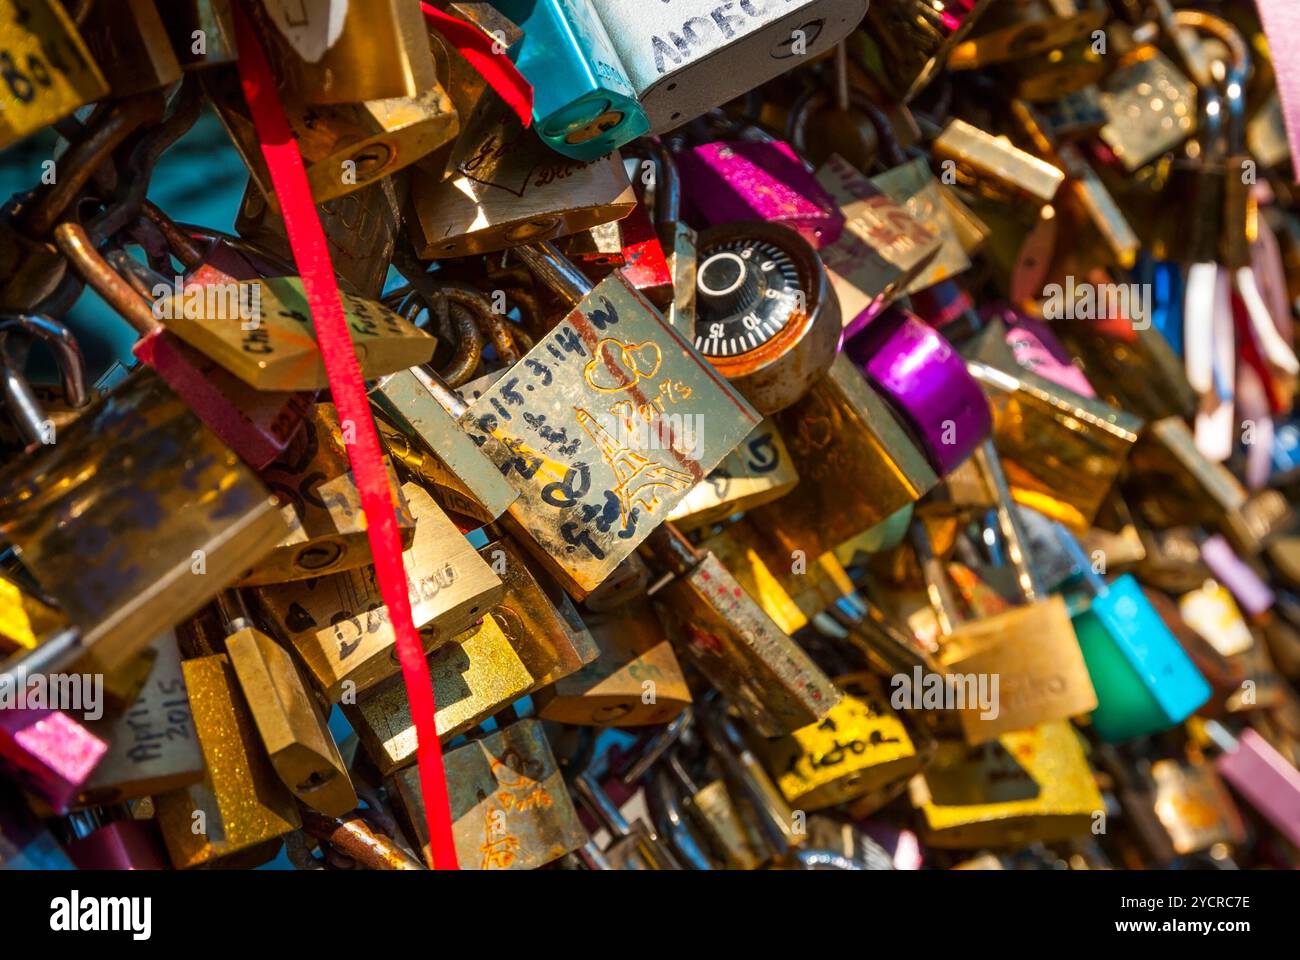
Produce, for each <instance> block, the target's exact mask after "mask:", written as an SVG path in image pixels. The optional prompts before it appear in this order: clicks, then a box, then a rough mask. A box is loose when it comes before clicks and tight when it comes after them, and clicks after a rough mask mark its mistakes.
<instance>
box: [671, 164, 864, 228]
mask: <svg viewBox="0 0 1300 960" xmlns="http://www.w3.org/2000/svg"><path fill="white" fill-rule="evenodd" d="M677 169H678V172H679V173H680V175H681V182H682V193H683V196H684V197H685V199H686V201H687V202H688V203H689V205H690V207H691V209H692V210H693V211H694V212H695V213H697V214H698V215H699V216H700V217H701V218H703V219H704V220H705V221H706V222H707V223H708V224H709V225H710V226H716V225H718V224H723V223H735V222H737V221H741V220H768V221H771V222H773V223H781V224H784V225H785V226H787V227H790V228H791V229H793V230H796V231H798V232H799V233H800V234H802V235H803V237H804V239H805V240H807V241H808V242H809V243H811V244H812V245H813V246H814V247H815V248H817V249H819V250H820V249H821V248H822V247H823V246H825V245H826V244H828V243H834V242H835V241H836V240H837V239H839V236H840V234H841V233H842V232H843V230H844V215H843V214H842V213H841V212H840V210H839V207H837V206H836V205H835V201H834V200H832V199H831V197H830V195H829V194H828V193H827V192H826V191H825V189H823V188H822V186H821V184H819V183H818V182H817V178H816V177H815V176H814V175H813V172H812V171H811V170H810V169H809V168H808V167H807V165H806V164H805V163H804V162H803V161H802V160H801V159H800V158H799V156H798V154H796V153H795V152H794V149H793V148H792V147H791V146H790V145H789V144H788V143H785V142H784V141H782V140H765V141H754V140H733V141H725V142H715V143H705V144H701V145H700V146H698V147H693V148H691V149H690V150H686V151H684V152H682V153H680V154H678V155H677Z"/></svg>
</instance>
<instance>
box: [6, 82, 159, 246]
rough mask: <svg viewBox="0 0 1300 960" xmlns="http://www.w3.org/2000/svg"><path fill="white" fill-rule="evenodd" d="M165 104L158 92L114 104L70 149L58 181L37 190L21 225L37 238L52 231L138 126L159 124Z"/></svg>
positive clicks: (21, 214) (19, 222)
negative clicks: (83, 189) (103, 165)
mask: <svg viewBox="0 0 1300 960" xmlns="http://www.w3.org/2000/svg"><path fill="white" fill-rule="evenodd" d="M163 106H164V101H163V96H162V94H161V92H158V91H152V92H149V93H142V94H139V95H137V96H134V97H127V98H125V99H123V100H118V101H117V102H116V103H114V104H113V106H112V107H111V108H109V109H108V111H107V112H106V113H105V114H104V117H103V119H102V121H101V122H99V123H96V124H95V125H94V126H93V127H90V128H88V129H87V131H86V135H85V137H84V139H82V140H79V141H78V142H76V143H74V144H73V145H72V146H71V147H69V148H68V151H67V153H65V154H64V155H63V159H62V161H61V162H60V164H59V166H60V168H61V169H60V175H59V177H58V180H57V181H56V182H55V183H53V184H50V185H49V189H48V190H42V191H40V192H38V194H37V196H36V197H35V199H34V200H33V201H32V202H31V204H30V205H29V206H27V207H26V208H25V209H24V210H23V211H22V212H21V213H19V215H18V217H17V224H16V225H17V226H18V228H19V229H20V230H22V231H23V232H25V233H27V234H30V235H31V236H36V237H41V236H44V235H46V234H47V233H49V232H50V230H52V229H53V228H54V226H55V224H56V223H58V222H59V220H60V219H61V218H62V217H63V214H64V211H66V210H67V209H68V207H69V206H70V205H71V204H72V202H73V200H74V199H75V198H76V197H77V195H78V194H80V193H81V191H82V188H84V187H85V186H86V184H87V183H88V182H89V181H90V178H91V177H92V176H93V175H94V174H95V171H96V170H97V169H98V168H99V167H100V165H101V164H103V163H104V162H106V161H107V160H108V158H109V157H110V156H111V155H112V153H113V151H114V150H116V149H117V148H118V147H119V146H121V145H122V143H123V142H124V141H125V140H126V138H127V137H129V136H130V135H131V134H132V133H134V132H135V131H136V130H137V129H139V128H140V127H142V126H145V125H147V124H153V123H157V122H158V120H159V119H161V117H162V113H163Z"/></svg>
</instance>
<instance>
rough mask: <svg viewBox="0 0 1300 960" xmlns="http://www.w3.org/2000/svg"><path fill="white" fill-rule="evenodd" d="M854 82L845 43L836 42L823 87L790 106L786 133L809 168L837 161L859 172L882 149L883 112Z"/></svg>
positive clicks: (867, 165) (873, 159)
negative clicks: (833, 159)
mask: <svg viewBox="0 0 1300 960" xmlns="http://www.w3.org/2000/svg"><path fill="white" fill-rule="evenodd" d="M854 79H855V76H854V73H853V69H852V68H851V67H850V65H849V50H848V44H847V41H846V42H841V43H838V44H836V46H835V51H834V55H833V56H832V58H831V60H830V68H829V76H826V77H824V78H822V83H823V84H825V85H822V84H818V85H817V86H814V87H812V88H811V89H809V90H807V91H806V92H804V93H802V94H800V96H799V98H798V99H797V100H795V102H794V103H793V104H791V106H790V111H789V116H788V118H787V119H786V134H787V136H788V137H789V138H790V143H791V145H792V146H793V147H794V148H795V149H796V150H797V151H799V153H800V155H801V156H803V157H804V158H806V159H807V160H808V161H809V162H810V163H813V164H816V165H819V166H821V165H824V164H825V163H826V161H828V160H829V159H830V158H831V157H832V156H839V157H840V158H841V159H842V160H844V161H845V162H847V163H848V164H849V165H850V166H852V167H856V168H857V169H858V170H859V171H861V170H867V169H869V168H870V167H871V165H872V163H873V162H874V161H875V159H876V153H877V151H878V150H879V148H880V133H879V131H878V130H877V125H878V123H879V122H880V121H879V119H878V117H879V115H880V110H879V108H878V107H876V105H875V103H874V102H873V101H872V100H871V98H870V97H868V96H867V95H866V94H865V93H864V92H863V91H862V90H861V89H860V88H859V87H858V86H857V85H855V84H854V82H853V81H854ZM904 109H905V108H900V112H901V111H902V110H904ZM819 178H820V174H819ZM823 185H824V184H823Z"/></svg>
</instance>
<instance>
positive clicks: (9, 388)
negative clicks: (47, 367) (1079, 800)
mask: <svg viewBox="0 0 1300 960" xmlns="http://www.w3.org/2000/svg"><path fill="white" fill-rule="evenodd" d="M24 340H26V341H29V342H30V341H36V340H39V341H40V342H43V343H45V344H46V345H47V346H48V347H49V348H50V351H51V352H52V353H53V354H54V359H55V363H56V364H57V365H58V368H59V379H60V382H61V384H62V387H63V399H64V402H65V403H66V405H67V407H68V409H69V411H70V412H71V413H72V414H73V415H74V416H75V414H76V411H79V410H80V409H81V408H83V407H85V406H86V404H88V403H89V402H90V400H91V393H90V388H89V385H88V384H87V383H86V363H85V359H84V358H83V357H82V354H81V346H80V344H78V342H77V339H76V337H74V336H73V334H72V331H71V330H69V329H68V328H67V326H65V325H64V324H62V323H59V322H58V321H57V320H54V319H52V318H50V317H45V316H41V315H40V314H34V315H27V314H17V315H11V314H0V365H2V366H3V368H4V370H3V381H0V397H3V400H4V405H5V407H6V408H7V409H8V411H9V415H10V417H11V418H12V419H13V420H14V423H15V426H16V427H17V428H18V431H19V433H20V434H21V435H22V438H23V440H25V441H26V442H27V443H29V444H31V443H54V442H56V441H57V439H58V424H57V423H56V422H55V421H54V419H53V418H51V417H49V416H48V414H47V411H46V410H45V407H44V405H43V404H42V403H41V401H40V400H39V399H38V398H37V396H36V394H35V392H34V391H33V390H32V387H31V384H29V383H28V382H27V379H26V378H25V377H24V376H23V372H22V370H21V369H19V368H20V366H21V364H20V363H18V362H17V361H16V360H15V359H14V358H13V353H12V350H11V347H12V346H13V341H18V342H22V341H24ZM66 422H67V420H66V419H65V423H66Z"/></svg>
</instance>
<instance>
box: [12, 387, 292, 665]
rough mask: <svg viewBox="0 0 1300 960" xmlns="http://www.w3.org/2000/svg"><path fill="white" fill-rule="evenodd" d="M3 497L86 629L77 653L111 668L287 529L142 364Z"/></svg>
mask: <svg viewBox="0 0 1300 960" xmlns="http://www.w3.org/2000/svg"><path fill="white" fill-rule="evenodd" d="M0 500H4V501H5V502H8V503H12V504H22V505H23V509H21V510H20V511H18V512H16V513H13V514H12V515H11V516H8V517H6V518H5V519H4V521H3V523H0V530H3V534H4V536H5V538H6V539H7V540H8V541H9V542H10V543H12V544H13V545H14V547H15V548H16V550H17V551H18V552H19V555H20V556H21V557H22V559H23V562H24V564H25V565H26V566H27V569H29V570H30V571H31V572H32V574H33V575H34V576H35V577H36V579H37V580H38V581H39V582H40V584H41V585H42V587H44V588H45V590H46V591H48V592H49V593H50V595H51V596H52V597H54V599H56V600H57V601H58V603H59V606H60V607H61V608H62V609H63V611H64V612H65V613H66V614H67V615H68V618H69V619H70V620H71V621H72V622H73V623H74V624H77V625H78V626H79V627H80V628H81V630H82V631H83V632H82V636H81V638H80V641H79V643H78V644H77V649H76V650H73V651H71V652H72V653H74V654H75V653H82V652H84V653H85V654H86V656H85V659H84V661H83V666H84V667H88V668H94V669H98V670H105V671H112V670H113V669H115V668H116V667H118V666H120V665H121V664H123V663H125V662H126V661H127V660H129V659H130V658H131V657H132V656H133V655H134V654H135V653H136V652H138V651H139V650H140V648H142V647H143V646H145V645H146V644H147V643H148V642H149V641H150V640H151V639H152V638H153V637H155V636H157V635H158V633H159V631H160V630H162V629H164V628H165V627H167V626H169V625H171V624H173V623H175V622H179V621H180V620H182V619H184V618H185V617H187V616H189V615H190V614H191V613H193V612H194V611H195V610H196V609H197V608H198V607H199V606H200V605H201V604H203V603H204V602H205V601H206V600H208V599H209V598H210V597H211V596H212V595H213V594H214V593H215V592H216V591H218V590H220V589H221V587H222V586H224V585H226V584H229V583H230V582H231V581H232V580H233V579H234V578H235V577H236V576H238V574H239V572H241V570H242V568H244V567H246V566H247V564H248V563H249V561H250V559H252V558H256V557H258V556H260V555H261V554H262V553H263V552H265V551H266V550H269V549H270V548H271V547H272V546H273V545H274V544H275V543H277V542H279V541H280V540H281V539H282V538H283V536H284V534H285V527H284V521H283V520H281V518H280V516H279V512H278V510H277V508H276V506H275V502H274V500H273V499H272V498H271V496H270V495H269V493H268V492H267V490H266V488H265V487H264V486H262V484H261V483H260V481H258V480H257V478H256V477H255V476H254V475H253V474H252V473H251V472H250V471H249V470H248V469H247V468H246V467H245V466H244V465H243V464H242V463H240V462H239V460H238V458H237V457H236V456H235V455H234V454H233V453H231V452H230V451H229V450H228V449H227V448H226V447H224V446H223V445H222V444H221V442H220V441H219V440H218V439H217V438H216V437H215V436H214V435H213V434H212V433H211V432H210V431H209V430H208V429H207V428H206V427H204V426H203V424H202V423H201V422H200V421H199V419H198V418H197V417H195V416H194V414H193V413H192V412H191V411H190V410H189V408H188V407H186V406H185V404H184V403H183V402H182V401H181V400H180V399H179V398H178V397H177V396H176V395H175V394H173V393H172V392H171V391H170V390H169V389H168V388H167V387H166V386H165V385H164V384H163V383H162V381H160V380H159V379H158V378H156V377H154V376H153V375H152V374H150V373H148V372H147V371H140V372H137V373H135V374H133V375H132V376H131V377H130V378H128V380H127V381H126V382H125V383H124V384H122V385H121V386H120V387H118V388H117V389H116V390H114V391H113V392H112V393H110V394H108V395H107V396H105V397H104V398H103V399H101V400H99V401H97V402H96V403H95V404H93V405H92V406H91V407H90V408H89V409H88V410H87V411H86V412H85V413H83V414H82V415H81V417H79V418H78V419H77V420H75V421H74V422H73V423H72V424H70V425H69V426H68V427H67V428H65V430H64V432H63V434H62V436H61V437H60V438H59V442H58V443H57V444H53V445H51V446H49V447H48V448H46V449H45V450H43V451H42V452H41V453H40V454H39V455H38V456H37V457H34V458H31V459H30V460H29V461H28V462H23V463H14V464H12V465H11V466H10V468H9V469H8V470H6V471H5V472H4V473H3V474H0ZM88 502H94V503H95V504H96V509H95V510H91V511H88V510H86V509H85V505H86V503H88ZM200 570H202V571H203V572H204V575H202V576H196V575H195V574H196V572H197V571H200ZM38 650H39V648H38Z"/></svg>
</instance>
